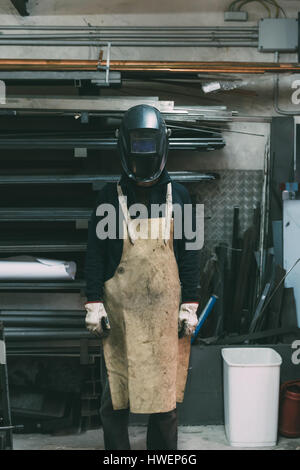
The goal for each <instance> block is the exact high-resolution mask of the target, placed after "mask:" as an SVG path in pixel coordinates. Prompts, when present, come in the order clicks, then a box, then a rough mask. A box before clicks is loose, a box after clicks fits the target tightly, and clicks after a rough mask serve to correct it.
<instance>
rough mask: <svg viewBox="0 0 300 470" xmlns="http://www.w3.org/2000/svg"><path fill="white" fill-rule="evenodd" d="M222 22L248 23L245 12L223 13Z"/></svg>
mask: <svg viewBox="0 0 300 470" xmlns="http://www.w3.org/2000/svg"><path fill="white" fill-rule="evenodd" d="M224 21H248V13H247V11H225V13H224Z"/></svg>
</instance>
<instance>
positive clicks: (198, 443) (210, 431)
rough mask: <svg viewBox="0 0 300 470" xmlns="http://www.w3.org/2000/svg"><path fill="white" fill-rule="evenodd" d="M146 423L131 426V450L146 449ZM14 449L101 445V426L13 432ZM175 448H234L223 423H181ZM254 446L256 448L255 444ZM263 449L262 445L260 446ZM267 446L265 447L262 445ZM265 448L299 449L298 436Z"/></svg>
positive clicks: (93, 446) (73, 448) (280, 440)
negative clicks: (56, 432) (54, 432)
mask: <svg viewBox="0 0 300 470" xmlns="http://www.w3.org/2000/svg"><path fill="white" fill-rule="evenodd" d="M145 439H146V427H145V426H131V427H130V440H131V445H132V450H141V449H145ZM14 448H15V449H16V450H38V449H42V450H56V449H65V450H76V449H77V450H78V449H85V450H87V449H97V450H102V449H104V445H103V433H102V430H101V429H99V430H96V431H88V432H86V433H84V434H77V435H70V436H50V435H46V434H23V435H15V436H14ZM178 449H180V450H218V449H220V450H221V449H222V450H223V449H224V450H234V449H240V448H237V447H230V446H229V444H228V442H227V440H226V436H225V433H224V426H180V427H179V439H178ZM256 449H257V448H256ZM260 449H262V448H260ZM265 449H266V448H265ZM268 449H276V450H279V449H284V450H300V438H299V439H286V438H283V437H280V438H279V441H278V445H277V446H276V447H272V448H268Z"/></svg>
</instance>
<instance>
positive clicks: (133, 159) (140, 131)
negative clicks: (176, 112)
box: [117, 104, 169, 183]
mask: <svg viewBox="0 0 300 470" xmlns="http://www.w3.org/2000/svg"><path fill="white" fill-rule="evenodd" d="M117 136H118V150H119V154H120V158H121V163H122V167H123V170H124V171H125V173H126V175H127V176H128V177H129V178H130V179H131V180H133V181H135V182H136V183H138V182H143V183H147V182H151V181H155V180H156V179H157V178H159V176H160V175H161V173H162V171H163V169H164V167H165V165H166V161H167V154H168V147H169V145H168V136H169V131H168V129H167V128H166V124H165V121H164V120H163V118H162V116H161V114H160V112H159V111H158V110H157V109H156V108H154V107H152V106H149V105H145V104H142V105H138V106H133V107H132V108H130V109H129V110H128V111H127V112H126V113H125V114H124V117H123V120H122V123H121V126H120V129H119V131H118V132H117Z"/></svg>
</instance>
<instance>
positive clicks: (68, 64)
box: [0, 42, 300, 74]
mask: <svg viewBox="0 0 300 470" xmlns="http://www.w3.org/2000/svg"><path fill="white" fill-rule="evenodd" d="M0 45H1V42H0ZM107 65H109V69H110V70H111V71H118V72H127V73H128V72H135V73H144V72H147V73H149V72H151V73H165V74H175V73H177V74H178V73H179V74H186V73H193V74H195V73H231V74H232V73H238V74H244V73H247V74H264V73H282V72H290V73H299V71H300V64H298V63H288V62H284V63H277V62H275V63H273V62H228V61H227V62H220V61H218V62H214V61H209V62H198V61H188V62H187V61H163V60H161V61H154V60H148V61H145V60H144V61H143V60H110V63H109V64H107V63H106V60H70V59H61V60H57V59H0V70H49V71H50V70H61V71H67V70H69V71H79V70H92V71H97V70H99V67H102V68H105V67H106V66H107Z"/></svg>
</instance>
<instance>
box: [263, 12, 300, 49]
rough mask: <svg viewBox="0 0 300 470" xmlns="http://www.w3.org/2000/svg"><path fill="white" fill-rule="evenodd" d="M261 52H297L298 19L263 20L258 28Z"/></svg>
mask: <svg viewBox="0 0 300 470" xmlns="http://www.w3.org/2000/svg"><path fill="white" fill-rule="evenodd" d="M258 50H259V51H260V52H297V51H298V19H296V18H295V19H294V18H263V19H261V20H260V22H259V26H258Z"/></svg>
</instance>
